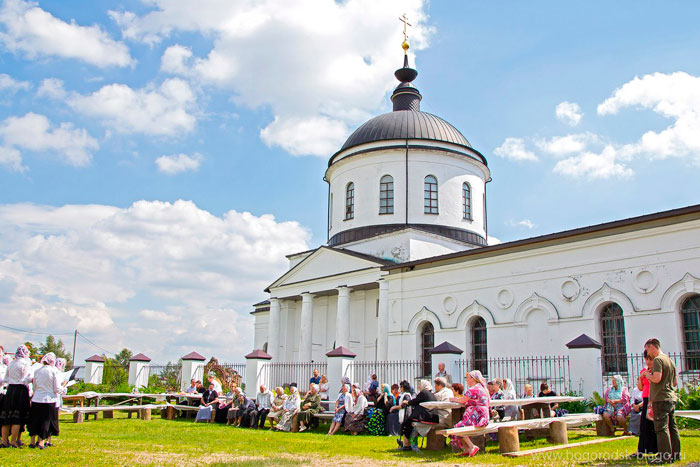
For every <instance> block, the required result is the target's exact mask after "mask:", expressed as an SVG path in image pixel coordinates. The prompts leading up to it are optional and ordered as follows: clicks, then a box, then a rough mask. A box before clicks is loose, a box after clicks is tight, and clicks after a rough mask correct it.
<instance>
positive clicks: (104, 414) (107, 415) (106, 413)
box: [102, 410, 114, 418]
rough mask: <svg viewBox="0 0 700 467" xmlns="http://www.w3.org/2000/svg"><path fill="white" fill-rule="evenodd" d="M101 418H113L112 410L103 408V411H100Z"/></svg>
mask: <svg viewBox="0 0 700 467" xmlns="http://www.w3.org/2000/svg"><path fill="white" fill-rule="evenodd" d="M102 418H114V411H113V410H105V411H104V412H102Z"/></svg>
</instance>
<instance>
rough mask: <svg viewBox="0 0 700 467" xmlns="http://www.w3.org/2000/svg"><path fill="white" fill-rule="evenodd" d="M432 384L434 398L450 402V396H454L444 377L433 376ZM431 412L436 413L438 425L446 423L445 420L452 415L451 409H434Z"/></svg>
mask: <svg viewBox="0 0 700 467" xmlns="http://www.w3.org/2000/svg"><path fill="white" fill-rule="evenodd" d="M433 384H434V385H435V400H437V401H439V402H450V400H452V398H453V397H454V396H455V395H454V392H452V389H450V388H448V387H447V380H446V379H445V378H442V377H438V378H435V380H433ZM433 412H434V413H435V415H437V417H438V423H439V424H440V425H447V422H448V421H449V420H450V417H451V416H452V410H451V409H436V410H434V411H433Z"/></svg>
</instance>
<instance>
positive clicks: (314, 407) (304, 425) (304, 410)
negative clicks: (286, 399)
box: [298, 384, 321, 432]
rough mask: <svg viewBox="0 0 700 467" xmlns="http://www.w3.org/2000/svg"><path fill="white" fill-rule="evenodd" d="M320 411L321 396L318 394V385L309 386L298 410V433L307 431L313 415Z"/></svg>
mask: <svg viewBox="0 0 700 467" xmlns="http://www.w3.org/2000/svg"><path fill="white" fill-rule="evenodd" d="M320 411H321V396H320V395H319V394H318V384H309V392H307V393H306V397H305V398H304V402H302V403H301V408H300V409H299V417H298V420H299V432H302V431H306V430H308V429H309V425H310V424H311V420H312V419H313V417H314V415H316V414H317V413H319V412H320Z"/></svg>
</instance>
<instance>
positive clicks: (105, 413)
mask: <svg viewBox="0 0 700 467" xmlns="http://www.w3.org/2000/svg"><path fill="white" fill-rule="evenodd" d="M163 407H164V406H163V405H156V404H147V405H102V406H98V407H75V408H72V409H69V410H67V411H68V412H72V413H73V421H74V422H75V423H83V421H85V418H86V415H90V414H94V415H95V419H97V414H98V413H102V418H114V412H116V411H120V412H127V414H128V415H129V418H131V414H132V413H136V414H137V416H138V418H140V419H141V420H150V419H151V410H153V409H161V408H163Z"/></svg>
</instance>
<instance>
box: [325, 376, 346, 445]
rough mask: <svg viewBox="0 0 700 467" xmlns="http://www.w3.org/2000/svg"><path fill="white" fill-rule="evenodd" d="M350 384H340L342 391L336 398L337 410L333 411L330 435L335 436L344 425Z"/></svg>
mask: <svg viewBox="0 0 700 467" xmlns="http://www.w3.org/2000/svg"><path fill="white" fill-rule="evenodd" d="M350 397H351V396H350V386H349V385H347V384H343V385H341V386H340V392H339V393H338V397H337V398H336V399H335V411H334V413H333V420H332V421H331V426H330V428H329V429H328V436H333V435H334V434H336V433H337V432H338V430H339V429H340V427H341V426H343V419H344V418H345V414H346V413H347V407H348V405H347V404H348V402H349V400H350Z"/></svg>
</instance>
